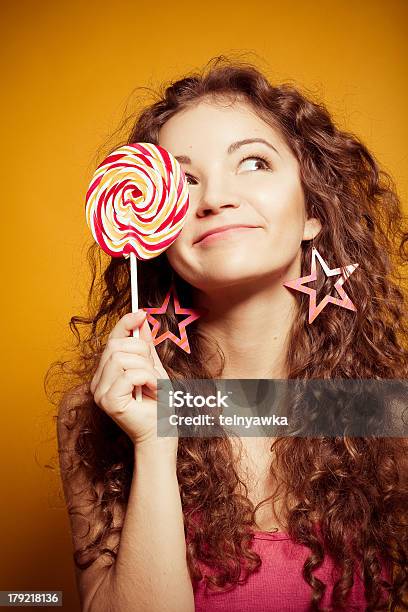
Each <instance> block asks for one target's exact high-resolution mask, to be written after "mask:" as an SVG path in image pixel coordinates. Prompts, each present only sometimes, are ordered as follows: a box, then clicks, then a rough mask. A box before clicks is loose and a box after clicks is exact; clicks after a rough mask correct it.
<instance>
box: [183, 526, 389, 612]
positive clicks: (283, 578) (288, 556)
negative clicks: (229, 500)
mask: <svg viewBox="0 0 408 612" xmlns="http://www.w3.org/2000/svg"><path fill="white" fill-rule="evenodd" d="M253 533H254V539H253V541H252V546H251V547H252V550H254V551H255V552H257V553H258V554H259V556H260V557H261V559H262V565H261V567H260V568H259V570H258V571H257V572H254V573H252V574H250V576H249V578H248V580H247V581H246V583H245V584H243V585H235V586H234V588H233V589H232V590H230V591H227V592H225V593H216V592H213V591H211V590H210V589H208V588H207V589H206V590H205V583H204V581H203V580H200V581H199V582H195V584H194V585H193V587H194V599H195V610H196V612H310V610H311V607H310V604H311V594H312V588H311V587H310V586H309V585H308V584H307V582H306V581H305V580H304V578H303V577H302V574H301V572H302V567H303V563H304V562H305V560H306V558H307V557H308V556H309V555H310V549H309V548H308V547H306V546H303V545H301V544H296V543H294V542H293V541H292V540H291V539H290V538H289V535H288V534H287V533H285V532H275V533H268V532H263V531H254V532H253ZM199 566H200V569H201V571H202V573H203V574H211V571H212V569H211V568H208V567H207V566H206V565H205V564H203V563H202V562H199ZM338 572H339V570H336V568H335V567H334V564H333V562H332V561H331V559H330V558H329V556H328V555H327V554H326V555H325V558H324V562H323V564H322V565H321V567H320V568H319V569H318V570H316V571H315V572H314V575H315V576H317V577H318V578H319V579H320V580H322V581H323V582H324V583H325V584H326V585H327V587H326V591H325V593H324V596H323V599H322V601H321V602H320V608H322V607H325V608H326V609H327V610H330V611H333V608H332V606H331V605H330V598H331V593H332V589H333V585H334V582H335V580H336V579H337V578H338V577H339V574H338ZM382 576H383V578H384V579H386V580H388V581H391V573H390V571H389V570H388V571H385V570H384V569H383V572H382ZM384 601H386V599H385V598H384ZM366 607H367V604H366V600H365V597H364V583H363V580H362V578H361V577H360V576H359V574H357V573H356V575H355V578H354V585H353V587H352V589H351V591H350V594H349V599H348V603H347V610H348V611H350V612H351V611H354V612H360V611H364V610H365V609H366ZM333 612H334V611H333Z"/></svg>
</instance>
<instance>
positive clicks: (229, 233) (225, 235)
mask: <svg viewBox="0 0 408 612" xmlns="http://www.w3.org/2000/svg"><path fill="white" fill-rule="evenodd" d="M254 229H258V228H257V227H246V226H242V227H227V228H226V229H224V230H220V231H217V232H213V233H212V234H208V236H205V238H202V240H199V241H198V242H196V243H195V245H200V246H201V245H203V246H204V245H206V244H212V243H213V242H217V241H219V240H222V239H224V240H225V239H229V238H232V237H234V234H238V233H239V232H245V231H249V230H254Z"/></svg>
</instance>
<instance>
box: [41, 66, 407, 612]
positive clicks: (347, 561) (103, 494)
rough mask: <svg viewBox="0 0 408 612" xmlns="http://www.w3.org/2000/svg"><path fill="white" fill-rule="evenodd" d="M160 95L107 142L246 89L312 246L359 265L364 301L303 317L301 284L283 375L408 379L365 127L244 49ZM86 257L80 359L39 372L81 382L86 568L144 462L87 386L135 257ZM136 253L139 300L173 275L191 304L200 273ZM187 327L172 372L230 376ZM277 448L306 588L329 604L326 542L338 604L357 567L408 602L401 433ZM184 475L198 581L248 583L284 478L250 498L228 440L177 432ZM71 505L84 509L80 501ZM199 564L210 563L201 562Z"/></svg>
mask: <svg viewBox="0 0 408 612" xmlns="http://www.w3.org/2000/svg"><path fill="white" fill-rule="evenodd" d="M154 95H155V99H154V100H153V101H152V102H151V103H150V104H148V105H147V106H146V107H145V108H143V109H142V110H141V111H140V112H138V113H137V117H136V118H135V117H134V116H133V117H132V127H131V129H130V130H129V131H128V133H127V137H126V140H125V142H123V139H122V141H121V142H116V143H115V145H114V147H112V148H111V150H114V149H115V148H116V147H118V146H120V145H122V144H129V143H134V142H151V143H155V144H158V133H159V130H160V128H161V127H162V126H163V124H164V123H165V122H166V121H167V120H168V119H169V118H170V117H172V116H174V115H175V114H176V113H178V112H180V111H182V110H183V109H186V108H191V107H193V106H194V105H195V104H197V103H198V102H200V101H202V100H204V99H207V100H211V101H213V102H214V103H216V102H217V100H221V99H227V100H232V101H236V100H243V101H245V102H246V103H247V104H249V105H250V107H251V108H252V109H254V110H255V112H256V113H257V114H258V116H259V117H261V118H262V119H264V120H265V121H267V122H268V123H269V125H271V126H272V127H273V128H274V129H276V130H278V131H279V133H280V134H281V135H282V137H283V138H284V139H285V141H286V143H287V144H288V145H289V147H290V149H291V150H292V152H293V153H294V155H295V156H296V158H297V160H298V162H299V167H300V179H301V184H302V187H303V190H304V194H305V202H306V207H307V212H308V213H309V215H310V214H311V213H312V212H313V216H315V217H318V218H319V219H320V221H321V223H322V230H321V232H320V234H319V235H318V236H317V238H315V240H314V246H316V248H317V249H318V250H319V252H320V253H321V254H322V256H323V257H324V258H325V259H326V261H328V262H329V265H330V264H331V267H333V264H336V265H338V266H345V265H347V264H349V262H359V267H358V269H357V270H356V271H355V272H354V274H353V276H352V281H351V279H350V282H349V283H348V289H347V291H348V294H349V296H350V299H351V300H352V301H353V302H354V303H355V304H357V305H358V308H357V311H356V312H350V311H347V310H345V309H343V308H335V307H329V308H326V309H324V311H322V312H321V314H320V315H319V317H318V318H317V319H316V321H315V322H314V323H313V324H312V325H309V324H308V321H307V317H308V297H307V296H306V295H304V294H300V293H298V292H297V294H296V299H297V300H298V306H299V310H298V315H297V317H296V319H295V321H294V323H293V327H292V329H291V333H290V342H289V347H288V351H287V356H286V364H287V372H289V374H288V378H289V379H295V378H298V379H312V378H323V379H327V378H334V377H336V378H345V379H349V378H352V379H366V378H373V379H393V378H399V379H405V378H407V374H408V360H407V353H408V349H407V346H406V339H407V322H406V318H405V317H406V303H407V301H406V297H407V296H406V292H405V291H404V283H403V280H404V279H403V276H402V270H403V266H404V265H405V264H406V262H407V242H408V232H407V228H406V225H405V223H406V218H405V217H404V215H403V213H402V208H401V204H400V200H399V198H398V195H397V191H396V187H395V184H394V183H393V180H392V178H391V177H390V175H389V174H388V173H386V172H385V171H384V170H381V169H380V167H379V164H378V162H377V161H376V159H375V158H374V156H373V154H372V153H370V152H369V151H368V149H367V148H366V146H365V145H364V144H363V143H362V142H361V141H360V140H359V138H358V137H356V136H355V135H354V134H352V133H350V132H346V131H343V130H342V129H340V128H339V127H337V126H336V125H335V123H334V121H333V120H332V118H331V116H330V114H329V112H328V110H327V109H326V107H325V106H324V104H322V103H320V102H319V103H318V102H316V101H313V100H312V97H313V96H310V95H306V94H305V93H302V92H301V91H300V89H299V87H295V86H293V85H292V84H289V83H284V84H279V85H273V84H271V83H270V82H269V80H268V79H267V78H266V76H265V75H264V74H262V72H261V71H260V70H259V69H258V68H256V67H255V66H254V65H253V64H251V63H250V62H245V61H240V60H231V59H229V58H228V57H226V56H218V57H216V58H213V59H212V60H211V61H210V62H209V63H208V64H207V65H206V66H205V67H204V68H203V69H202V70H201V71H198V72H197V73H193V74H190V75H189V76H187V77H185V78H181V79H180V80H177V81H175V82H171V83H168V84H166V85H163V86H162V88H160V89H159V91H158V92H154ZM128 120H129V119H127V121H128ZM312 207H313V210H312ZM301 248H302V260H301V265H302V275H304V274H306V273H307V271H308V268H309V266H310V260H311V248H312V244H311V243H310V242H307V241H305V242H303V243H302V247H301ZM88 260H89V264H90V267H91V272H92V281H91V286H90V291H89V297H88V305H87V312H86V316H73V317H72V318H71V320H70V328H71V331H72V332H73V334H74V335H75V339H76V343H75V346H74V347H73V349H72V351H73V355H72V358H71V359H69V360H65V361H62V360H60V361H56V362H54V363H53V364H51V366H50V368H49V370H48V372H47V374H46V377H45V386H46V390H47V393H48V394H49V397H50V399H51V401H52V402H53V403H55V404H57V405H58V404H59V402H60V401H61V399H58V400H55V397H56V394H57V391H55V389H56V386H55V380H58V381H59V382H61V380H63V381H64V382H63V384H62V387H61V386H60V387H59V392H60V393H61V392H62V393H64V394H65V395H66V393H67V392H68V391H69V390H70V389H71V390H72V389H74V388H77V387H80V388H81V389H83V390H84V392H83V393H82V394H81V395H78V399H77V401H76V403H75V405H74V406H73V407H72V408H71V410H70V412H69V416H70V418H69V419H66V422H65V423H64V426H66V427H67V428H69V429H70V431H71V432H74V431H75V454H74V456H73V457H72V461H71V467H70V470H68V472H67V477H68V476H69V474H70V473H71V474H74V473H75V471H76V470H77V469H82V470H85V471H86V473H87V474H88V475H89V482H90V483H91V484H90V487H91V489H92V493H93V497H94V504H95V511H97V512H98V513H99V516H100V517H101V524H102V526H101V528H100V530H99V532H98V533H96V535H95V538H94V539H93V541H92V542H91V543H88V544H87V545H86V546H84V547H83V548H81V549H80V550H77V551H76V552H75V554H74V561H75V564H76V566H77V567H78V568H81V569H85V568H87V567H89V566H90V565H91V564H92V563H93V562H94V561H95V560H96V559H97V558H98V556H99V555H101V554H102V553H103V554H108V555H109V557H110V559H111V562H112V563H113V562H114V560H115V558H116V555H117V547H116V548H113V549H111V548H109V547H108V546H107V545H106V538H107V537H108V536H109V534H110V533H112V532H119V533H120V530H121V526H120V525H119V526H117V525H116V526H115V525H114V522H113V517H114V509H115V507H116V506H117V505H119V506H121V507H126V503H127V500H128V496H129V490H130V484H131V480H132V474H133V465H134V453H133V449H132V443H131V441H130V439H129V438H128V436H127V435H126V434H125V433H124V432H123V431H122V430H121V429H120V428H119V427H118V426H117V425H116V423H115V422H114V421H113V420H112V419H110V418H109V417H108V416H107V415H106V414H105V413H104V412H103V411H102V410H101V409H100V408H99V407H98V406H97V405H96V404H95V402H94V400H93V396H92V394H91V393H90V391H89V384H90V381H91V379H92V377H93V374H94V372H95V370H96V368H97V365H98V362H99V359H100V356H101V353H102V351H103V349H104V347H105V344H106V340H107V336H108V334H109V333H110V331H111V329H112V327H113V326H114V325H115V324H116V322H117V321H118V320H119V318H121V317H122V316H123V315H124V314H126V313H127V312H129V311H130V308H131V296H130V274H129V262H128V261H127V260H125V259H124V258H108V257H107V256H106V255H105V254H104V253H103V252H102V251H101V249H100V248H99V246H98V245H96V244H95V243H92V245H91V246H90V248H89V251H88ZM138 266H140V275H139V296H140V303H141V304H142V305H143V306H144V307H147V306H157V304H161V303H162V302H163V300H164V297H165V294H166V292H167V290H168V288H169V286H170V282H171V280H172V279H173V280H174V282H175V283H176V287H177V291H178V294H179V297H180V301H181V303H184V304H187V305H189V304H192V301H191V300H192V288H191V286H190V285H189V284H188V283H187V282H185V281H184V280H183V279H182V278H180V277H179V276H178V275H177V274H176V273H175V271H174V270H172V269H171V267H170V264H169V262H168V260H167V257H166V255H165V253H164V254H162V255H160V256H159V257H157V258H154V259H151V260H149V261H139V262H138ZM330 288H331V286H330V283H329V279H318V281H317V285H316V289H318V290H319V291H322V292H324V294H327V293H328V292H329V291H330ZM176 322H177V319H176V316H175V315H174V313H168V315H167V318H166V319H164V317H163V321H162V325H163V326H164V327H166V326H167V328H168V329H174V328H175V325H176ZM189 330H190V331H189V341H190V346H191V354H186V353H185V352H184V351H181V350H180V349H178V347H176V346H175V345H174V343H171V342H164V343H161V344H160V345H158V346H157V352H158V354H159V356H160V359H161V361H162V363H163V365H164V367H165V368H166V370H167V372H168V374H169V376H170V378H175V379H176V378H179V379H181V378H186V379H187V378H201V379H210V378H217V377H218V378H221V377H222V372H223V368H224V364H225V357H224V355H223V353H222V350H221V348H220V347H219V346H217V345H213V344H210V342H209V340H208V339H207V338H206V337H204V335H202V334H200V330H199V326H198V324H197V325H196V324H194V323H193V324H192V325H191V326H190V327H189ZM210 355H211V358H210ZM52 389H54V393H52V394H51V392H50V390H52ZM51 396H52V397H51ZM60 397H63V396H62V395H61V396H59V398H60ZM57 418H59V417H58V416H54V419H57ZM63 451H64V449H60V452H63ZM270 452H271V458H272V455H273V461H271V464H270V473H271V476H272V482H278V480H276V481H275V476H276V475H277V473H279V474H280V475H283V481H284V483H285V489H284V499H285V500H286V502H285V503H286V509H287V520H286V523H287V532H288V534H289V536H290V538H291V539H292V540H293V541H294V542H297V543H299V544H302V545H304V546H306V547H308V548H309V549H310V554H309V555H308V558H307V560H306V562H305V563H304V566H303V568H302V576H303V579H304V580H305V581H306V582H307V583H308V584H309V585H310V589H311V591H310V593H311V609H312V610H320V609H321V608H320V603H321V600H322V597H323V594H324V590H325V584H324V583H323V582H322V581H321V580H320V579H318V578H317V577H316V576H315V575H314V572H315V570H316V569H317V568H318V567H319V566H320V565H321V564H322V561H323V559H324V557H325V555H327V554H330V555H331V557H332V558H333V559H334V560H335V563H336V564H337V566H338V568H339V569H340V570H341V572H340V573H341V575H340V578H339V579H338V580H337V581H336V583H335V585H334V588H333V594H332V604H333V606H334V607H335V609H342V608H343V607H344V606H346V601H347V595H348V593H349V591H350V589H351V587H352V584H353V575H354V571H355V568H356V567H357V566H358V567H359V568H360V569H361V571H362V573H363V576H364V582H365V587H366V591H365V592H366V600H367V610H368V609H369V610H380V609H384V604H383V603H381V602H382V601H383V599H382V598H383V597H384V595H387V591H388V592H389V593H390V595H389V602H390V604H391V606H392V607H391V609H392V610H395V609H397V608H396V607H395V606H401V609H408V606H407V605H406V603H404V601H403V595H404V593H405V592H406V587H407V581H408V577H407V556H408V555H407V551H408V549H407V529H406V527H407V523H406V510H407V502H408V487H407V475H408V461H407V454H406V439H404V438H398V437H388V438H386V437H375V436H373V437H369V438H363V437H361V438H357V437H346V436H342V437H319V438H301V437H278V438H277V439H275V440H274V442H273V444H271V446H270ZM275 470H276V471H275ZM177 475H178V482H179V489H180V495H181V500H182V506H183V515H184V524H185V534H186V541H187V562H188V567H189V571H190V576H191V578H192V581H193V583H194V584H196V581H198V580H200V579H202V578H203V579H204V581H205V583H206V584H207V587H208V588H210V589H214V588H216V589H221V590H224V589H227V588H230V587H232V586H233V585H235V584H236V583H241V582H242V581H241V580H240V571H241V570H242V569H243V566H244V567H245V571H244V580H246V578H247V577H248V576H250V574H251V573H253V572H254V571H256V570H257V569H258V568H259V567H260V565H261V563H262V560H261V558H260V556H259V555H258V554H257V553H256V552H254V550H252V548H251V542H252V537H253V535H252V533H251V529H250V527H251V526H252V525H253V524H254V522H255V521H254V519H255V513H256V511H257V510H258V508H259V507H260V505H261V503H262V504H265V503H270V504H273V503H274V500H275V499H276V496H277V495H278V490H277V489H276V490H275V492H274V493H273V494H272V495H271V496H270V497H268V498H267V499H266V500H263V501H262V502H260V503H259V504H258V505H257V506H256V507H254V504H253V503H252V502H251V501H250V500H249V499H248V496H247V488H246V486H245V484H244V483H243V482H242V481H241V479H240V477H239V476H238V473H237V471H236V469H235V455H234V453H233V447H232V443H231V440H230V439H229V438H228V437H213V438H180V439H179V445H178V456H177ZM98 484H99V487H101V488H97V485H98ZM241 485H242V486H243V488H241V489H240V486H241ZM280 494H281V491H279V495H280ZM288 500H291V503H290V504H289V502H288ZM69 512H70V513H74V512H76V513H78V509H77V508H76V507H75V506H74V505H73V506H72V507H70V508H69ZM198 516H199V517H200V520H197V517H198ZM316 523H318V524H319V525H320V527H321V529H320V532H319V533H318V532H317V531H316V530H315V526H316ZM351 543H352V544H351ZM382 560H385V562H388V563H392V567H393V569H394V571H393V577H392V581H391V582H385V583H384V582H383V581H382V578H381V570H382ZM201 562H202V563H203V564H206V565H207V566H208V567H211V568H213V569H214V568H215V570H216V571H213V572H210V573H209V574H206V573H203V571H202V567H203V565H202V563H201ZM242 562H244V564H243V563H242Z"/></svg>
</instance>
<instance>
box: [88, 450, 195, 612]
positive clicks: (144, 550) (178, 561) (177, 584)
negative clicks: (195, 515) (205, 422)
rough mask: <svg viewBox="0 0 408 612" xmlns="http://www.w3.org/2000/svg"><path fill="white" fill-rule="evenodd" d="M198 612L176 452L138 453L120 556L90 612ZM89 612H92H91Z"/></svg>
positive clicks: (136, 454) (96, 595)
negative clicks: (184, 524)
mask: <svg viewBox="0 0 408 612" xmlns="http://www.w3.org/2000/svg"><path fill="white" fill-rule="evenodd" d="M136 610H137V612H173V611H174V612H193V611H194V596H193V589H192V584H191V579H190V576H189V573H188V568H187V561H186V546H185V536H184V527H183V513H182V508H181V500H180V494H179V489H178V481H177V475H176V456H175V453H174V448H173V447H171V448H168V447H167V446H166V440H158V441H157V442H151V443H147V444H145V445H140V447H137V448H136V449H135V467H134V474H133V480H132V485H131V490H130V495H129V502H128V506H127V510H126V516H125V520H124V523H123V528H122V533H121V537H120V545H119V551H118V556H117V559H116V562H115V564H114V565H113V566H112V568H111V569H110V571H109V574H107V575H106V577H105V580H104V581H103V583H102V584H101V585H100V586H99V588H98V590H97V591H96V593H95V595H94V597H93V599H92V601H91V603H90V606H89V608H88V611H89V612H105V611H106V612H135V611H136ZM88 611H87V612H88Z"/></svg>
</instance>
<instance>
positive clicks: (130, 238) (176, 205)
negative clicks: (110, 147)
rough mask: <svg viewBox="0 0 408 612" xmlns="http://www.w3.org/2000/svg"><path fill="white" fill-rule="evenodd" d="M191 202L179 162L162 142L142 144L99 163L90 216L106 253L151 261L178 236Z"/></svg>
mask: <svg viewBox="0 0 408 612" xmlns="http://www.w3.org/2000/svg"><path fill="white" fill-rule="evenodd" d="M188 204H189V199H188V185H187V181H186V180H185V175H184V172H183V170H182V168H181V166H180V164H179V163H178V161H177V160H176V159H175V158H174V157H173V156H172V155H171V154H170V153H169V152H168V151H166V149H164V148H163V147H160V146H159V145H154V144H152V143H149V142H138V143H135V144H130V145H125V146H123V147H120V148H119V149H117V150H116V151H113V152H112V153H111V154H110V155H108V157H107V158H106V159H105V160H104V161H103V162H102V163H101V164H100V165H99V166H98V168H97V169H96V171H95V174H94V176H93V178H92V181H91V184H90V186H89V189H88V192H87V194H86V219H87V223H88V226H89V228H90V229H91V231H92V235H93V237H94V239H95V240H96V242H97V243H98V244H99V246H100V247H101V248H102V249H103V250H104V251H105V252H106V253H107V254H108V255H111V256H112V257H121V256H123V257H126V258H127V257H129V255H130V254H131V253H134V254H135V255H136V257H137V258H138V259H151V258H152V257H156V256H157V255H160V254H161V253H162V252H163V251H164V250H165V249H166V248H167V247H169V246H170V245H171V244H172V243H173V242H174V240H175V239H176V238H177V236H178V235H179V233H180V232H181V229H182V227H183V224H184V221H185V217H186V213H187V210H188Z"/></svg>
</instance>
